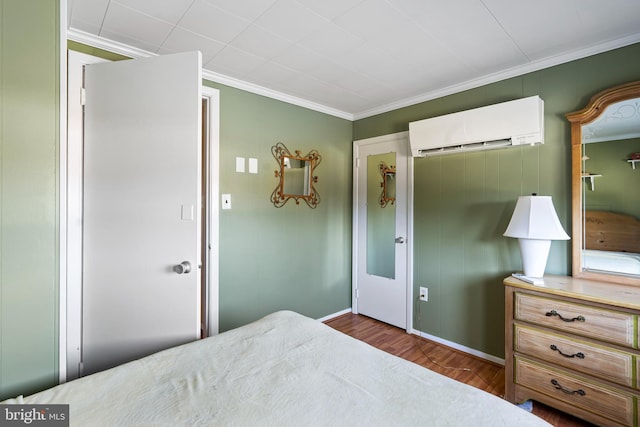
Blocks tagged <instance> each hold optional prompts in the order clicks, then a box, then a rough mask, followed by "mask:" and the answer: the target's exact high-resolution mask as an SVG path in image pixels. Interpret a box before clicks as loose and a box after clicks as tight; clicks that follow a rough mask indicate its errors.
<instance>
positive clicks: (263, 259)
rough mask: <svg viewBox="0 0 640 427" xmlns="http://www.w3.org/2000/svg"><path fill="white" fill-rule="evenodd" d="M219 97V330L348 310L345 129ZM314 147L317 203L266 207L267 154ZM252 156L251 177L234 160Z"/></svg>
mask: <svg viewBox="0 0 640 427" xmlns="http://www.w3.org/2000/svg"><path fill="white" fill-rule="evenodd" d="M205 84H207V85H209V86H211V87H215V88H217V89H219V90H220V193H221V194H225V193H228V194H231V206H232V209H231V210H222V211H220V329H221V330H228V329H231V328H234V327H236V326H240V325H242V324H245V323H247V322H249V321H252V320H255V319H258V318H259V317H262V316H263V315H266V314H268V313H271V312H273V311H274V310H281V309H290V310H295V311H298V312H300V313H302V314H304V315H307V316H310V317H313V318H319V317H323V316H326V315H328V314H332V313H336V312H338V311H340V310H344V309H346V308H349V307H351V188H352V184H351V158H352V148H351V147H352V145H351V134H352V123H351V122H350V121H348V120H344V119H338V118H335V117H332V116H329V115H326V114H322V113H318V112H314V111H311V110H307V109H304V108H300V107H296V106H294V105H291V104H287V103H284V102H280V101H275V100H273V99H270V98H265V97H263V96H259V95H254V94H251V93H248V92H244V91H241V90H237V89H233V88H229V87H226V86H222V85H218V84H214V83H211V82H205ZM278 142H283V143H284V144H285V145H286V146H287V147H288V148H289V150H290V151H292V152H293V151H294V150H300V151H301V152H302V154H303V155H304V154H306V153H308V152H309V151H310V150H312V149H317V150H318V151H319V152H320V155H321V156H322V162H321V163H320V165H319V166H318V168H317V169H316V175H317V176H318V183H317V184H315V186H316V188H317V190H318V192H319V194H320V204H319V205H318V207H317V208H315V209H311V208H309V207H308V206H307V205H306V204H305V203H304V202H301V204H300V205H296V204H295V202H294V201H289V202H288V203H287V204H286V205H284V206H283V207H281V208H276V207H274V205H273V204H272V203H271V202H270V197H271V193H272V192H273V190H274V189H275V187H276V184H277V183H278V180H277V179H276V177H275V173H274V172H275V170H276V168H277V166H278V165H277V163H276V160H275V159H274V157H273V156H272V155H271V147H272V146H273V145H275V144H276V143H278ZM236 157H244V158H245V159H249V158H257V159H258V165H259V167H258V172H259V173H258V174H249V173H236V172H235V158H236Z"/></svg>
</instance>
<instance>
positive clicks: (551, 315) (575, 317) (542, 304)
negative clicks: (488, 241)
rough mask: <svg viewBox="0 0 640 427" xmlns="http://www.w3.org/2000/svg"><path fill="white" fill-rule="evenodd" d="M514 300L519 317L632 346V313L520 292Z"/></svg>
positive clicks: (515, 314)
mask: <svg viewBox="0 0 640 427" xmlns="http://www.w3.org/2000/svg"><path fill="white" fill-rule="evenodd" d="M514 304H515V306H514V316H515V318H516V319H518V320H523V321H526V322H531V323H535V324H537V325H544V326H548V327H551V328H555V329H558V330H561V331H565V332H570V333H576V334H580V335H582V336H585V337H591V338H596V339H600V340H603V341H608V342H612V343H616V344H621V345H625V346H628V347H633V344H634V329H633V326H634V316H633V315H632V314H629V313H624V312H619V311H614V310H606V309H602V308H597V307H591V306H588V305H581V304H575V303H571V302H567V301H558V300H554V299H550V298H544V297H538V296H533V295H527V294H523V293H519V292H516V294H515V303H514Z"/></svg>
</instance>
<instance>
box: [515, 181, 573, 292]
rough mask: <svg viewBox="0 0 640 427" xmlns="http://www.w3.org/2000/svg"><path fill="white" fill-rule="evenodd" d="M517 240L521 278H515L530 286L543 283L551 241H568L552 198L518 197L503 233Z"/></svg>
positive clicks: (534, 195) (517, 275)
mask: <svg viewBox="0 0 640 427" xmlns="http://www.w3.org/2000/svg"><path fill="white" fill-rule="evenodd" d="M503 235H504V236H507V237H513V238H516V239H518V244H519V246H520V255H521V256H522V266H523V269H524V275H521V274H514V276H515V277H517V278H519V279H521V280H524V281H525V282H529V283H533V284H536V285H537V284H543V283H544V280H543V279H542V277H543V276H544V269H545V267H546V265H547V258H548V257H549V249H550V247H551V241H552V240H568V239H569V236H568V235H567V233H566V232H565V231H564V229H563V228H562V225H561V224H560V220H559V219H558V214H556V210H555V208H554V207H553V202H552V201H551V196H537V195H536V194H535V193H534V194H532V195H531V196H520V197H519V198H518V202H517V203H516V208H515V209H514V211H513V216H512V217H511V221H510V222H509V226H508V227H507V230H506V231H505V232H504V234H503Z"/></svg>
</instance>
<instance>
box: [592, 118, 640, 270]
mask: <svg viewBox="0 0 640 427" xmlns="http://www.w3.org/2000/svg"><path fill="white" fill-rule="evenodd" d="M638 126H640V117H638ZM638 151H640V138H632V139H625V140H611V141H602V142H594V143H584V145H583V157H582V159H583V175H584V176H585V177H588V178H587V179H588V181H586V180H583V181H584V182H583V184H582V187H583V200H584V215H583V227H584V230H585V233H584V245H583V251H582V264H583V265H582V268H583V269H584V270H587V271H603V272H612V273H619V274H630V275H640V222H639V221H638V218H640V191H638V188H640V187H639V185H640V174H639V173H638V172H640V170H637V171H636V170H634V169H633V168H632V167H631V166H630V165H629V164H628V162H627V161H626V160H628V159H629V157H630V154H633V153H635V152H638ZM594 181H595V182H594Z"/></svg>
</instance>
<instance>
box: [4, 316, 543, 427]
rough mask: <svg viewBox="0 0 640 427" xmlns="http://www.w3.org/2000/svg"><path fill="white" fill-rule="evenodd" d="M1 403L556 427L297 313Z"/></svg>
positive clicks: (85, 414)
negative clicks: (551, 426)
mask: <svg viewBox="0 0 640 427" xmlns="http://www.w3.org/2000/svg"><path fill="white" fill-rule="evenodd" d="M3 403H5V404H6V403H25V404H55V403H58V404H69V405H70V417H69V418H70V421H71V425H72V426H83V427H84V426H257V425H259V426H301V425H304V426H340V425H348V426H353V425H368V426H416V425H425V426H427V425H428V426H470V425H473V426H491V427H496V426H519V427H526V426H548V425H549V424H547V423H546V422H544V421H542V420H541V419H539V418H537V417H536V416H534V415H533V414H531V413H529V412H527V411H525V410H523V409H520V408H518V407H517V406H514V405H512V404H510V403H509V402H507V401H505V400H503V399H501V398H499V397H496V396H493V395H491V394H489V393H486V392H484V391H481V390H479V389H476V388H473V387H471V386H468V385H466V384H463V383H460V382H457V381H454V380H452V379H449V378H447V377H445V376H442V375H440V374H438V373H435V372H433V371H430V370H428V369H426V368H424V367H421V366H419V365H416V364H414V363H411V362H409V361H406V360H404V359H401V358H398V357H396V356H392V355H390V354H387V353H385V352H383V351H380V350H378V349H376V348H374V347H371V346H369V345H368V344H365V343H363V342H361V341H358V340H355V339H353V338H351V337H349V336H347V335H344V334H342V333H340V332H338V331H335V330H333V329H332V328H330V327H328V326H326V325H324V324H322V323H321V322H318V321H316V320H312V319H309V318H307V317H304V316H302V315H300V314H297V313H294V312H290V311H282V312H277V313H273V314H271V315H268V316H266V317H264V318H263V319H261V320H259V321H256V322H254V323H251V324H249V325H246V326H243V327H240V328H238V329H234V330H231V331H228V332H225V333H223V334H220V335H218V336H215V337H211V338H206V339H203V340H199V341H196V342H193V343H189V344H185V345H182V346H179V347H174V348H171V349H168V350H165V351H162V352H159V353H156V354H153V355H151V356H148V357H145V358H143V359H139V360H136V361H133V362H129V363H127V364H124V365H121V366H118V367H115V368H112V369H109V370H106V371H103V372H99V373H96V374H93V375H90V376H87V377H83V378H80V379H77V380H74V381H71V382H69V383H66V384H62V385H59V386H56V387H53V388H51V389H48V390H45V391H42V392H40V393H37V394H34V395H31V396H28V397H18V398H16V399H10V400H8V401H5V402H3Z"/></svg>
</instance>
